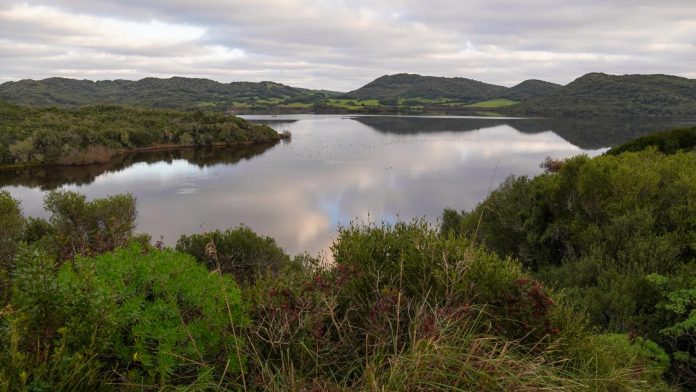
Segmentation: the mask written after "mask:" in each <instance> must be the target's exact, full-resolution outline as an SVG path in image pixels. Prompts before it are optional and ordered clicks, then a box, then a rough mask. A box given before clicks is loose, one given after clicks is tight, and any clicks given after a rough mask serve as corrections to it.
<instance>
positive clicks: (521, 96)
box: [502, 79, 563, 101]
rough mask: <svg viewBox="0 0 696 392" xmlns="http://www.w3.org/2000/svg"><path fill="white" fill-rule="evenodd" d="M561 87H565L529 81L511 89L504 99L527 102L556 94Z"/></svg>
mask: <svg viewBox="0 0 696 392" xmlns="http://www.w3.org/2000/svg"><path fill="white" fill-rule="evenodd" d="M561 87H563V86H561V85H560V84H556V83H551V82H545V81H543V80H537V79H529V80H525V81H524V82H522V83H520V84H518V85H516V86H514V87H510V88H509V89H508V90H507V92H506V93H505V95H503V96H502V97H503V98H507V99H512V100H514V101H526V100H528V99H532V98H539V97H545V96H547V95H550V94H552V93H554V92H556V91H557V90H558V89H560V88H561Z"/></svg>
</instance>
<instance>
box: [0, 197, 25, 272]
mask: <svg viewBox="0 0 696 392" xmlns="http://www.w3.org/2000/svg"><path fill="white" fill-rule="evenodd" d="M23 227H24V218H23V217H22V208H21V207H20V204H19V201H17V200H15V199H13V198H12V196H10V194H9V193H7V192H5V191H2V192H0V269H2V268H7V266H8V263H9V262H10V261H11V260H12V257H13V256H14V252H15V250H16V248H17V244H18V243H19V241H20V240H21V237H22V230H23Z"/></svg>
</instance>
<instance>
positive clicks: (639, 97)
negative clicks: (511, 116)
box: [512, 73, 696, 116]
mask: <svg viewBox="0 0 696 392" xmlns="http://www.w3.org/2000/svg"><path fill="white" fill-rule="evenodd" d="M512 110H513V111H515V112H517V113H519V114H526V115H547V116H548V115H561V116H597V115H608V116H617V115H618V116H687V115H694V114H696V80H694V79H686V78H681V77H677V76H669V75H622V76H616V75H607V74H603V73H590V74H587V75H584V76H582V77H580V78H578V79H576V80H575V81H573V82H572V83H570V84H568V85H567V86H564V87H562V88H560V89H558V90H556V91H555V92H553V93H552V94H550V95H547V96H545V97H540V98H537V99H533V100H530V101H528V102H525V103H523V104H520V105H517V106H515V107H514V108H513V109H512Z"/></svg>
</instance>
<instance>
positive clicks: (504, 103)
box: [466, 99, 519, 108]
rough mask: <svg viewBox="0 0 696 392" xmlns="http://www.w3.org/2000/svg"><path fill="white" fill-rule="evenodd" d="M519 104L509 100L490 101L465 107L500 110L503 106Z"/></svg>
mask: <svg viewBox="0 0 696 392" xmlns="http://www.w3.org/2000/svg"><path fill="white" fill-rule="evenodd" d="M518 103H519V102H517V101H513V100H511V99H491V100H488V101H481V102H476V103H474V104H471V105H466V107H469V108H502V107H505V106H512V105H516V104H518Z"/></svg>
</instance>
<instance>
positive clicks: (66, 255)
mask: <svg viewBox="0 0 696 392" xmlns="http://www.w3.org/2000/svg"><path fill="white" fill-rule="evenodd" d="M44 208H45V209H46V210H47V211H48V212H50V213H51V217H50V219H49V221H50V223H51V226H53V231H54V233H55V234H54V236H53V237H54V241H55V244H56V246H57V250H58V254H59V256H60V257H61V258H62V259H70V258H72V257H75V256H77V255H95V254H100V253H103V252H107V251H111V250H113V249H116V248H117V247H119V246H123V245H125V244H126V243H127V242H128V241H129V239H130V238H131V236H132V235H133V229H134V228H135V219H136V215H137V211H136V205H135V198H134V197H133V196H132V195H130V194H125V195H115V196H110V197H106V198H103V199H95V200H93V201H87V198H86V197H85V196H84V195H81V194H78V193H76V192H70V191H62V190H59V191H53V192H50V193H48V194H47V195H46V197H45V198H44Z"/></svg>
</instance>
